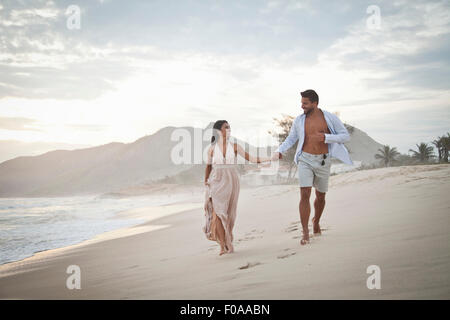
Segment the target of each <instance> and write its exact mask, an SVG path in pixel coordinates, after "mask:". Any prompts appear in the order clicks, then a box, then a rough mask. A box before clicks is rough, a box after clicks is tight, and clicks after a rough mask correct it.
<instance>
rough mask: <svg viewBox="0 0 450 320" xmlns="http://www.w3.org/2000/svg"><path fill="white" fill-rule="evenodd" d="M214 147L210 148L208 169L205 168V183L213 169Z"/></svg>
mask: <svg viewBox="0 0 450 320" xmlns="http://www.w3.org/2000/svg"><path fill="white" fill-rule="evenodd" d="M212 151H213V149H212V147H211V148H209V150H208V160H207V162H206V169H205V184H207V182H208V178H209V174H210V173H211V170H212Z"/></svg>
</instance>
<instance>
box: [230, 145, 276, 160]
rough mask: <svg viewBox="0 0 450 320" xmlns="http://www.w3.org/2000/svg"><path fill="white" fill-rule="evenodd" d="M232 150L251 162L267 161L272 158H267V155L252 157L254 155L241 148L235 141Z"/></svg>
mask: <svg viewBox="0 0 450 320" xmlns="http://www.w3.org/2000/svg"><path fill="white" fill-rule="evenodd" d="M234 152H235V153H238V154H239V155H240V156H241V157H243V158H244V159H245V160H247V161H250V162H253V163H261V162H269V161H271V160H272V159H271V158H267V157H254V156H252V155H250V154H249V153H248V152H247V151H245V150H244V149H242V147H241V146H240V145H239V144H237V143H235V144H234Z"/></svg>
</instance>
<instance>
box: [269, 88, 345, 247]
mask: <svg viewBox="0 0 450 320" xmlns="http://www.w3.org/2000/svg"><path fill="white" fill-rule="evenodd" d="M301 96H302V109H303V111H304V113H303V114H301V115H299V116H298V117H297V118H295V120H294V122H293V123H292V127H291V130H290V132H289V136H288V137H287V138H286V140H285V141H284V142H283V143H282V144H281V145H280V147H279V148H278V150H277V151H276V152H275V155H274V158H275V159H281V158H282V153H284V152H286V151H287V150H288V149H289V148H291V147H292V146H293V145H294V144H295V142H296V141H297V140H298V141H299V143H298V146H297V150H296V152H295V156H294V162H295V163H296V164H297V165H298V178H299V183H300V204H299V211H300V221H301V223H302V228H303V237H302V240H301V241H300V243H301V244H302V245H304V244H307V243H309V228H308V222H309V215H310V211H311V208H310V203H309V198H310V195H311V188H312V187H313V186H314V188H315V192H316V199H315V201H314V218H313V219H312V222H313V232H314V234H315V235H316V234H318V235H320V234H321V230H320V225H319V222H320V217H321V216H322V212H323V209H324V208H325V193H326V192H327V191H328V180H329V177H330V167H331V158H332V157H333V158H337V159H339V160H341V161H342V162H344V163H347V164H353V161H352V160H351V159H350V156H349V153H348V151H347V148H345V146H344V142H347V141H349V140H350V135H349V134H348V131H347V129H346V128H345V127H344V125H343V124H342V122H341V120H339V118H338V117H337V116H336V115H334V114H333V113H330V112H328V111H326V110H322V109H320V108H319V107H318V104H319V96H318V95H317V93H316V92H315V91H314V90H306V91H304V92H301Z"/></svg>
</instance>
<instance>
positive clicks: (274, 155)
mask: <svg viewBox="0 0 450 320" xmlns="http://www.w3.org/2000/svg"><path fill="white" fill-rule="evenodd" d="M282 158H283V156H282V155H281V153H279V152H275V153H274V154H273V155H272V158H271V161H278V160H279V159H282Z"/></svg>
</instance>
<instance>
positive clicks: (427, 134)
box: [0, 0, 450, 153]
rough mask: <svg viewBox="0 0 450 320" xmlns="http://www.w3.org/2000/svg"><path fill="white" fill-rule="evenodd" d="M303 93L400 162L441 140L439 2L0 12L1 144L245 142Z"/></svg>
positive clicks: (448, 6)
mask: <svg viewBox="0 0 450 320" xmlns="http://www.w3.org/2000/svg"><path fill="white" fill-rule="evenodd" d="M73 5H75V6H76V9H75V11H74V10H73V9H72V8H73ZM71 6H72V7H71ZM78 9H79V16H77V15H76V13H77V11H76V10H78ZM78 17H79V20H77V18H78ZM77 21H79V28H77V26H78V25H77ZM74 26H75V27H74ZM306 89H314V90H316V91H317V93H318V94H319V99H320V101H319V107H320V108H322V109H324V110H327V111H330V112H338V114H339V117H340V119H341V120H342V121H343V122H345V123H348V124H350V125H353V126H356V127H357V128H359V129H361V130H363V131H364V132H366V133H367V134H368V135H369V136H371V137H372V138H374V139H375V140H376V141H377V142H379V143H382V144H388V145H390V146H391V147H397V149H398V150H399V151H400V152H402V153H407V152H408V150H409V149H410V148H415V145H416V144H417V143H420V142H426V143H430V142H431V141H433V140H434V139H436V138H437V137H438V136H441V135H444V134H445V133H446V132H449V131H450V121H449V119H450V1H414V0H408V1H395V0H394V1H375V0H371V1H291V0H278V1H251V0H246V1H214V0H198V1H193V0H186V1H182V0H178V1H170V0H163V1H148V0H147V1H137V0H128V1H119V0H102V1H99V0H89V1H81V0H79V1H76V0H71V1H39V0H33V1H25V0H24V1H4V0H1V1H0V140H19V141H26V142H32V141H53V142H64V143H71V144H87V145H101V144H106V143H109V142H112V141H117V142H125V143H129V142H133V141H135V140H137V139H139V138H141V137H143V136H145V135H149V134H153V133H155V132H156V131H158V130H159V129H160V128H162V127H165V126H194V127H206V126H207V125H208V124H209V123H210V122H212V121H215V120H218V119H226V120H228V122H229V123H230V125H231V128H232V134H233V135H235V136H236V137H238V138H241V139H246V140H249V139H250V138H251V137H256V136H258V137H260V136H263V135H264V134H266V133H267V131H268V130H272V129H274V128H275V123H274V120H273V118H279V117H281V116H282V115H293V116H297V115H299V114H301V113H302V112H303V111H302V109H301V108H300V106H301V103H300V101H301V96H300V91H304V90H306ZM263 140H264V139H263ZM263 140H261V142H260V143H259V144H264V141H263ZM251 142H253V143H254V141H251Z"/></svg>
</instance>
